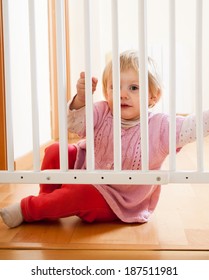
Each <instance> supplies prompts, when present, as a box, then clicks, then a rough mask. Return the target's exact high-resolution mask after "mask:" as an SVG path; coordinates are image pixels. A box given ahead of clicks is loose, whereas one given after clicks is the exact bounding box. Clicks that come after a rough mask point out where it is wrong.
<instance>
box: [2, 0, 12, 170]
mask: <svg viewBox="0 0 209 280" xmlns="http://www.w3.org/2000/svg"><path fill="white" fill-rule="evenodd" d="M3 20H4V24H3V25H4V58H5V61H4V67H5V92H6V101H5V102H6V130H7V166H8V167H7V168H8V171H14V139H13V120H12V77H11V76H12V75H11V67H12V65H11V59H10V58H11V43H10V18H9V1H8V0H4V1H3Z"/></svg>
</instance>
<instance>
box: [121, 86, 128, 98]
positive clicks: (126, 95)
mask: <svg viewBox="0 0 209 280" xmlns="http://www.w3.org/2000/svg"><path fill="white" fill-rule="evenodd" d="M120 97H121V98H127V97H128V91H127V89H125V88H121V89H120Z"/></svg>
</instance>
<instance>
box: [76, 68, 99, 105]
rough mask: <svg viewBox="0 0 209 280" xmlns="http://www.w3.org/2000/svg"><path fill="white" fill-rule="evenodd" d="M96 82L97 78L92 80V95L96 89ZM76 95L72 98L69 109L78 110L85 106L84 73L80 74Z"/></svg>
mask: <svg viewBox="0 0 209 280" xmlns="http://www.w3.org/2000/svg"><path fill="white" fill-rule="evenodd" d="M97 83H98V80H97V78H95V77H93V78H92V93H94V92H95V90H96V87H97ZM76 88H77V95H76V97H75V98H74V100H73V102H72V104H71V109H78V108H81V107H83V106H85V72H81V73H80V78H79V79H78V81H77V85H76Z"/></svg>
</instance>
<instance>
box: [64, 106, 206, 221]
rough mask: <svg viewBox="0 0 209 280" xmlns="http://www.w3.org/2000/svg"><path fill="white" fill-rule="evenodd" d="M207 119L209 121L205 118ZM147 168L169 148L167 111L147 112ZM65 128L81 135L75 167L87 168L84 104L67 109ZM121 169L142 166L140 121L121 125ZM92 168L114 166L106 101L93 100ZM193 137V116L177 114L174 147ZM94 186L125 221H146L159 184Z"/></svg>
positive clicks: (155, 164) (158, 165) (157, 165)
mask: <svg viewBox="0 0 209 280" xmlns="http://www.w3.org/2000/svg"><path fill="white" fill-rule="evenodd" d="M207 120H208V121H207ZM148 123H149V169H151V170H159V169H160V168H161V165H162V163H163V161H164V160H165V158H166V157H167V155H168V152H169V120H168V115H166V114H162V113H158V114H153V113H149V117H148ZM68 128H69V130H70V131H71V132H73V133H76V134H78V135H79V136H80V137H81V138H84V139H82V140H80V141H79V142H78V143H77V149H78V153H77V160H76V163H75V169H85V168H86V141H85V135H86V129H85V108H84V107H83V108H81V109H79V110H68ZM208 131H209V112H208V111H207V112H205V113H204V135H205V136H206V135H208V134H209V133H208ZM121 134H122V135H121V137H122V169H123V170H140V169H141V139H140V123H138V124H137V125H135V126H133V127H130V128H122V132H121ZM94 135H95V141H94V149H95V169H100V170H108V169H113V165H114V160H113V116H112V113H111V111H110V109H109V107H108V104H107V102H106V101H100V102H97V103H95V104H94ZM194 140H195V117H194V116H188V117H182V116H177V117H176V147H177V151H179V150H180V148H181V147H183V146H184V145H185V144H187V143H189V142H192V141H194ZM94 186H95V188H96V189H97V190H98V191H99V192H100V193H101V194H102V195H103V197H104V198H105V200H106V201H107V203H108V204H109V206H110V207H111V209H112V210H113V211H114V213H115V214H116V215H117V216H118V217H119V219H121V220H122V221H124V222H128V223H134V222H139V223H144V222H147V221H148V219H149V217H150V215H151V213H152V212H153V211H154V209H155V207H156V205H157V203H158V200H159V196H160V190H161V186H160V185H119V184H118V185H117V184H114V185H105V184H102V185H99V184H95V185H94Z"/></svg>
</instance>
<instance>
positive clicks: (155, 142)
mask: <svg viewBox="0 0 209 280" xmlns="http://www.w3.org/2000/svg"><path fill="white" fill-rule="evenodd" d="M138 68H139V65H138V54H137V52H135V51H126V52H123V53H122V54H121V55H120V96H121V126H122V130H121V137H122V169H123V170H140V169H141V139H140V135H139V134H140V133H139V132H140V106H139V102H140V101H139V94H140V82H139V79H138ZM148 83H149V96H148V102H149V107H153V106H155V104H156V103H157V102H158V101H159V99H160V97H161V95H162V85H161V81H160V78H159V75H158V74H157V71H156V68H155V64H154V62H153V61H152V60H151V59H150V58H149V60H148ZM96 86H97V79H96V78H92V89H93V92H94V91H95V90H96ZM103 93H104V96H105V101H100V102H97V103H95V104H94V136H95V140H94V147H95V168H96V169H100V170H101V169H105V170H108V169H113V164H114V160H113V94H114V93H113V85H112V62H109V63H108V64H107V66H106V68H105V69H104V73H103ZM148 123H149V169H150V170H159V169H160V167H161V165H162V163H163V161H164V160H165V158H166V157H167V155H168V153H169V116H168V115H166V114H163V113H157V114H154V113H151V112H149V114H148ZM68 128H69V130H70V131H71V132H73V133H76V134H78V135H79V136H80V137H81V138H83V139H82V140H80V141H79V142H78V143H77V144H74V145H69V146H68V156H69V163H68V164H69V166H68V167H69V169H85V168H86V141H85V134H86V130H85V74H84V73H81V75H80V79H79V80H78V83H77V94H76V95H75V97H74V98H73V100H72V101H71V102H69V103H68ZM208 134H209V111H206V112H204V136H206V135H208ZM192 141H195V117H194V116H193V115H190V116H187V117H182V116H177V117H176V150H177V151H179V150H180V149H181V147H183V146H184V145H186V144H187V143H189V142H192ZM45 169H59V144H58V143H55V144H53V145H51V146H49V147H48V148H47V149H46V151H45V157H44V159H43V163H42V170H45ZM160 189H161V186H160V185H141V184H139V185H120V184H113V185H105V184H102V185H100V184H94V185H90V184H86V185H82V184H60V185H59V184H41V185H40V192H39V195H38V196H29V197H26V198H23V199H22V200H21V202H20V203H17V204H14V205H10V206H8V207H6V208H3V209H1V210H0V214H1V217H2V219H3V221H4V223H5V224H6V225H7V226H8V227H11V228H12V227H16V226H18V225H20V224H21V223H22V222H23V221H25V222H34V221H40V220H45V219H53V220H54V219H59V218H63V217H68V216H73V215H76V216H78V217H80V218H81V219H82V220H84V221H86V222H110V221H114V220H120V221H123V222H125V223H144V222H147V221H148V219H149V217H150V215H151V213H152V212H153V211H154V209H155V207H156V205H157V203H158V200H159V196H160Z"/></svg>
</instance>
